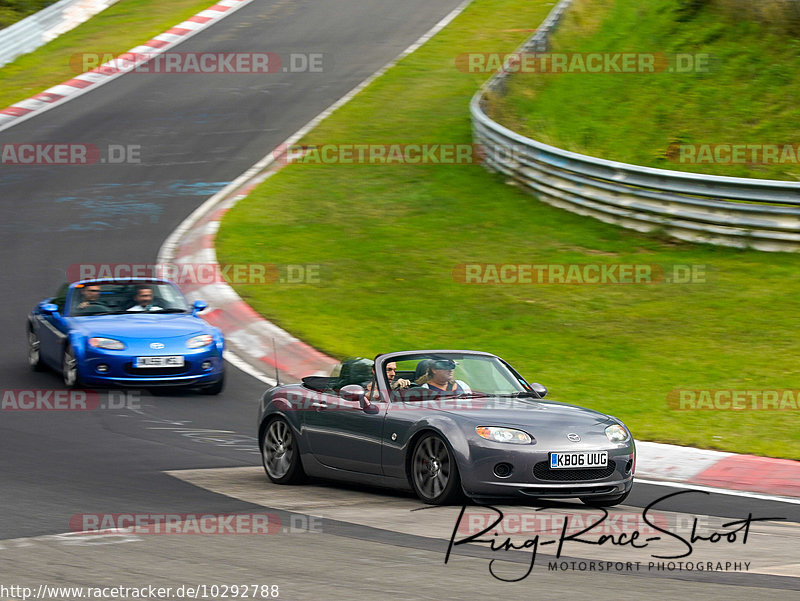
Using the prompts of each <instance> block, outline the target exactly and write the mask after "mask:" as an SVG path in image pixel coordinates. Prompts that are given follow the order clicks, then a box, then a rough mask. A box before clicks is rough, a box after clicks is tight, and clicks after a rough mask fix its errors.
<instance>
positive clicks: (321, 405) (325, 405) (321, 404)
mask: <svg viewBox="0 0 800 601" xmlns="http://www.w3.org/2000/svg"><path fill="white" fill-rule="evenodd" d="M311 406H312V407H315V408H316V409H327V408H328V403H326V402H325V401H319V402H317V403H311Z"/></svg>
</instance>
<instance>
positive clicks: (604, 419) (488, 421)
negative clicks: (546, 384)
mask: <svg viewBox="0 0 800 601" xmlns="http://www.w3.org/2000/svg"><path fill="white" fill-rule="evenodd" d="M419 404H420V405H421V406H422V407H424V408H425V409H426V410H433V411H440V412H443V413H447V414H450V415H452V416H457V417H458V418H459V419H460V420H464V421H466V422H469V423H472V424H474V425H476V426H478V425H480V426H520V427H523V428H535V429H536V430H537V431H541V430H547V429H551V428H559V429H562V428H571V429H573V430H583V431H591V430H596V429H597V427H598V426H600V425H601V424H611V423H615V422H614V420H613V419H612V418H610V417H609V416H608V415H605V414H604V413H600V412H599V411H594V410H592V409H586V408H585V407H578V406H577V405H568V404H565V403H557V402H555V401H545V400H538V399H514V398H507V397H479V398H467V399H464V398H462V399H458V398H453V399H447V398H444V399H440V400H438V401H435V402H431V403H426V402H422V403H419ZM409 405H410V403H409Z"/></svg>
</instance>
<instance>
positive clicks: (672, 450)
mask: <svg viewBox="0 0 800 601" xmlns="http://www.w3.org/2000/svg"><path fill="white" fill-rule="evenodd" d="M636 477H637V478H638V479H640V480H641V479H653V480H659V481H666V482H675V483H680V484H682V485H686V486H689V487H692V488H696V489H698V490H706V489H707V490H713V489H725V490H728V491H741V492H743V493H747V496H753V495H752V493H760V494H762V495H775V496H779V497H790V498H796V499H800V461H792V460H791V459H774V458H771V457H758V456H755V455H740V454H737V453H723V452H721V451H709V450H705V449H694V448H691V447H679V446H675V445H668V444H659V443H655V442H637V443H636ZM797 502H798V503H800V500H798V501H797Z"/></svg>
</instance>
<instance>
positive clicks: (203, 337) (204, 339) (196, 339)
mask: <svg viewBox="0 0 800 601" xmlns="http://www.w3.org/2000/svg"><path fill="white" fill-rule="evenodd" d="M212 342H214V337H213V336H211V335H210V334H200V335H199V336H192V337H191V338H189V340H187V341H186V346H188V347H189V348H201V347H203V346H208V345H209V344H211V343H212Z"/></svg>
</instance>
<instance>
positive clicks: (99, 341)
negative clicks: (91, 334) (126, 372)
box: [89, 337, 125, 351]
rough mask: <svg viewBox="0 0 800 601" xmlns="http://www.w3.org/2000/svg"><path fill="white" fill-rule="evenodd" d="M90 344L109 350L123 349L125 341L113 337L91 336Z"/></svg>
mask: <svg viewBox="0 0 800 601" xmlns="http://www.w3.org/2000/svg"><path fill="white" fill-rule="evenodd" d="M89 346H93V347H94V348H102V349H106V350H109V351H121V350H122V349H124V348H125V343H124V342H122V341H121V340H115V339H113V338H102V337H97V338H89Z"/></svg>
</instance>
